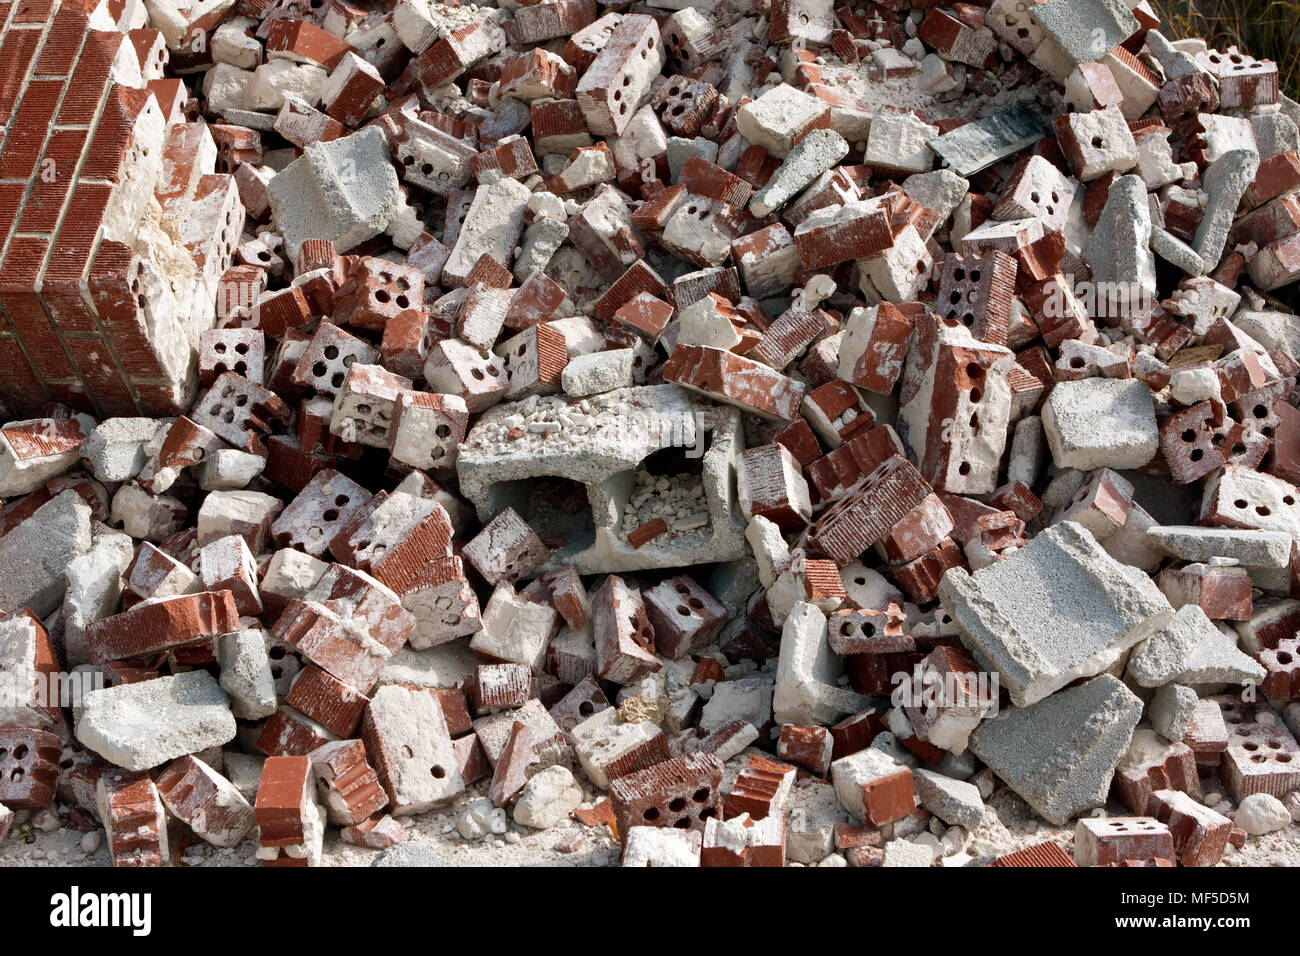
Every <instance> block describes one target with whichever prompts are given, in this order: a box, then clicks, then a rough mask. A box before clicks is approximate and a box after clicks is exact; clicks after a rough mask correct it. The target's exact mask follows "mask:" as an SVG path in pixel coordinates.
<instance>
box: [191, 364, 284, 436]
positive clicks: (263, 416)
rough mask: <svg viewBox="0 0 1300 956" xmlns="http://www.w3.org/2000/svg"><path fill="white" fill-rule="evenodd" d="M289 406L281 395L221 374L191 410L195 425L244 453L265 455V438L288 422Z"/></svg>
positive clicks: (245, 379)
mask: <svg viewBox="0 0 1300 956" xmlns="http://www.w3.org/2000/svg"><path fill="white" fill-rule="evenodd" d="M289 416H290V411H289V407H288V406H287V405H286V404H285V403H284V401H283V400H281V399H280V397H279V396H277V395H276V394H274V393H273V392H271V391H270V390H269V389H266V388H263V387H262V386H261V385H258V384H257V383H256V382H253V381H251V380H250V379H247V378H245V377H244V376H242V375H240V374H238V373H237V372H225V373H223V374H222V375H219V376H218V377H217V378H216V380H215V381H214V382H213V383H212V385H211V387H210V388H209V389H208V390H207V391H206V392H204V393H203V394H202V395H200V396H199V398H198V400H197V401H196V402H195V404H194V407H193V408H192V409H191V410H190V418H191V420H193V421H194V422H195V423H197V424H199V425H202V426H204V427H205V428H208V429H210V430H211V431H212V432H213V433H214V434H215V435H217V436H218V437H219V438H221V439H223V440H224V441H227V442H229V443H230V444H231V445H233V446H235V447H236V448H238V449H240V450H241V451H248V452H252V453H253V454H258V455H265V454H266V447H265V444H264V442H263V439H264V438H265V436H266V435H267V434H269V433H270V431H271V429H272V427H273V426H274V425H275V424H276V423H287V422H288V420H289Z"/></svg>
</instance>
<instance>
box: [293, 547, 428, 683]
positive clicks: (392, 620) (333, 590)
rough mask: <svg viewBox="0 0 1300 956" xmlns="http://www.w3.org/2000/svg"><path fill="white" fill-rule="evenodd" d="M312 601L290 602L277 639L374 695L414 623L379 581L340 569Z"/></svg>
mask: <svg viewBox="0 0 1300 956" xmlns="http://www.w3.org/2000/svg"><path fill="white" fill-rule="evenodd" d="M307 595H308V596H307V597H306V598H294V599H293V600H291V601H290V602H289V604H288V605H287V606H286V607H285V609H284V612H283V613H282V614H281V615H280V617H279V618H278V619H277V620H276V622H275V626H274V627H273V628H272V631H271V633H272V636H273V637H274V638H276V639H277V640H279V641H282V642H284V643H285V644H287V645H289V646H291V647H293V648H294V649H295V650H296V651H297V652H298V653H299V654H300V655H302V656H303V657H305V658H307V659H308V660H310V661H312V662H313V663H315V664H317V665H319V666H320V667H322V668H324V669H325V670H326V671H329V673H331V674H333V675H334V676H335V677H337V678H338V679H339V680H341V681H343V682H344V683H345V684H349V685H351V686H352V687H355V688H357V689H358V690H360V691H362V692H363V693H364V692H366V691H369V689H370V688H371V687H372V686H374V683H375V680H376V679H377V678H378V676H379V672H380V671H381V670H382V669H383V667H384V664H385V663H386V662H387V661H388V659H389V658H390V657H391V656H392V655H393V654H394V653H396V651H397V650H398V649H399V648H401V646H402V645H403V644H404V643H405V642H406V638H407V635H409V634H410V633H411V631H412V630H413V629H414V627H415V618H414V617H413V616H412V615H411V614H410V613H409V612H408V611H406V610H404V609H403V608H402V606H401V602H400V601H399V599H398V597H397V595H396V594H394V593H393V592H392V591H391V590H389V589H388V588H386V587H384V585H382V584H380V583H379V582H378V581H376V580H375V579H374V578H372V577H370V576H369V575H367V574H365V573H364V572H361V571H354V570H352V569H351V568H344V567H342V566H341V565H337V564H336V565H331V567H330V569H329V570H328V571H326V572H325V574H324V575H322V576H321V579H320V580H319V581H318V582H317V583H316V584H315V585H314V586H313V587H312V588H311V590H310V591H308V592H307Z"/></svg>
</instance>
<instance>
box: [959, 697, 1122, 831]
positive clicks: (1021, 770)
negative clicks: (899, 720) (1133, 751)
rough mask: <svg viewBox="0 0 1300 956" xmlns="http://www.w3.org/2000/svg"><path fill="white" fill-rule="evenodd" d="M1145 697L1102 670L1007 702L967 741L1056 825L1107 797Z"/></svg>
mask: <svg viewBox="0 0 1300 956" xmlns="http://www.w3.org/2000/svg"><path fill="white" fill-rule="evenodd" d="M1141 716H1142V701H1141V700H1139V699H1138V697H1137V695H1136V694H1134V693H1133V692H1132V691H1131V690H1129V689H1128V688H1127V687H1125V686H1124V685H1123V684H1122V683H1120V682H1119V681H1118V680H1116V679H1115V678H1114V677H1111V676H1110V675H1109V674H1103V675H1102V676H1101V677H1097V678H1094V679H1093V680H1090V681H1088V682H1087V683H1086V684H1080V685H1079V686H1078V687H1071V688H1070V689H1069V690H1063V691H1060V692H1058V693H1055V694H1053V695H1052V696H1051V697H1048V698H1047V699H1046V700H1041V701H1039V702H1038V703H1036V704H1034V705H1032V706H1030V707H1017V708H1013V709H1011V710H1004V711H1002V713H1000V714H998V715H997V716H996V717H994V718H992V719H990V720H986V721H985V722H984V723H982V724H981V725H980V726H979V727H977V728H976V729H975V732H974V733H972V734H971V738H970V749H971V751H972V752H974V754H975V756H977V757H979V758H980V759H981V760H983V761H984V762H985V763H986V764H988V765H989V767H990V768H991V769H992V770H993V772H994V773H995V774H997V775H998V776H999V777H1000V778H1002V780H1003V781H1004V782H1005V783H1006V784H1007V786H1009V787H1010V788H1011V789H1012V790H1014V791H1015V792H1016V793H1018V794H1019V795H1020V796H1021V797H1023V798H1024V800H1025V802H1027V803H1028V804H1029V805H1030V806H1031V807H1033V808H1034V810H1035V811H1037V812H1038V813H1039V814H1040V815H1041V816H1043V817H1044V818H1046V819H1047V820H1049V821H1050V822H1052V823H1055V824H1057V825H1060V824H1063V823H1065V822H1066V821H1067V820H1069V819H1070V818H1071V817H1074V816H1078V815H1079V814H1080V813H1083V812H1084V811H1086V810H1090V809H1092V808H1093V807H1099V806H1101V805H1102V804H1104V803H1105V802H1106V795H1107V794H1108V793H1109V791H1110V781H1111V777H1112V776H1113V775H1114V773H1115V767H1116V766H1117V765H1118V763H1119V761H1120V759H1121V758H1122V757H1123V756H1124V754H1125V753H1126V752H1127V750H1128V745H1129V740H1130V739H1131V738H1132V736H1133V730H1134V728H1135V727H1137V723H1138V720H1139V719H1140V718H1141Z"/></svg>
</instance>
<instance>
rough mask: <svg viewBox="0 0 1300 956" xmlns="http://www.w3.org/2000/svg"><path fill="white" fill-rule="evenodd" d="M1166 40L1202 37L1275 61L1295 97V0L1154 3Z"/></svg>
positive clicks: (1299, 92)
mask: <svg viewBox="0 0 1300 956" xmlns="http://www.w3.org/2000/svg"><path fill="white" fill-rule="evenodd" d="M1154 5H1155V7H1156V9H1157V11H1158V12H1159V14H1160V17H1161V19H1162V20H1163V21H1164V25H1163V26H1162V27H1161V32H1162V33H1164V34H1165V35H1166V36H1167V37H1169V38H1170V39H1174V40H1176V39H1181V38H1183V37H1201V38H1203V39H1204V40H1205V41H1206V42H1207V43H1209V45H1210V46H1211V47H1217V48H1218V49H1221V50H1223V49H1227V48H1228V47H1229V46H1236V47H1237V48H1238V49H1239V50H1240V51H1241V52H1242V53H1247V54H1249V55H1251V56H1253V57H1255V58H1256V59H1259V60H1273V61H1274V62H1276V63H1277V69H1278V80H1279V83H1280V85H1281V88H1282V91H1283V92H1284V93H1286V94H1287V95H1288V96H1290V97H1292V98H1293V99H1295V98H1300V0H1154Z"/></svg>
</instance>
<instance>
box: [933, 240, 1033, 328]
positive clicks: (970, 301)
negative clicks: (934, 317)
mask: <svg viewBox="0 0 1300 956" xmlns="http://www.w3.org/2000/svg"><path fill="white" fill-rule="evenodd" d="M1016 271H1017V267H1016V260H1015V259H1013V258H1012V257H1011V256H1008V255H1007V254H1006V253H1004V252H999V251H998V250H996V249H994V250H990V251H988V252H986V253H984V254H983V255H979V256H959V255H948V256H947V257H945V259H944V261H943V266H942V269H941V271H940V273H939V295H938V302H937V311H938V312H939V314H940V315H941V316H943V318H944V319H946V320H948V321H951V322H960V323H961V324H962V325H964V326H966V327H967V328H968V329H970V330H971V334H972V335H973V336H974V337H975V338H976V339H979V340H980V341H982V342H987V343H989V344H991V345H1006V344H1007V327H1008V324H1009V322H1010V317H1011V309H1012V303H1013V301H1014V299H1015V288H1016V285H1015V283H1016Z"/></svg>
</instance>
